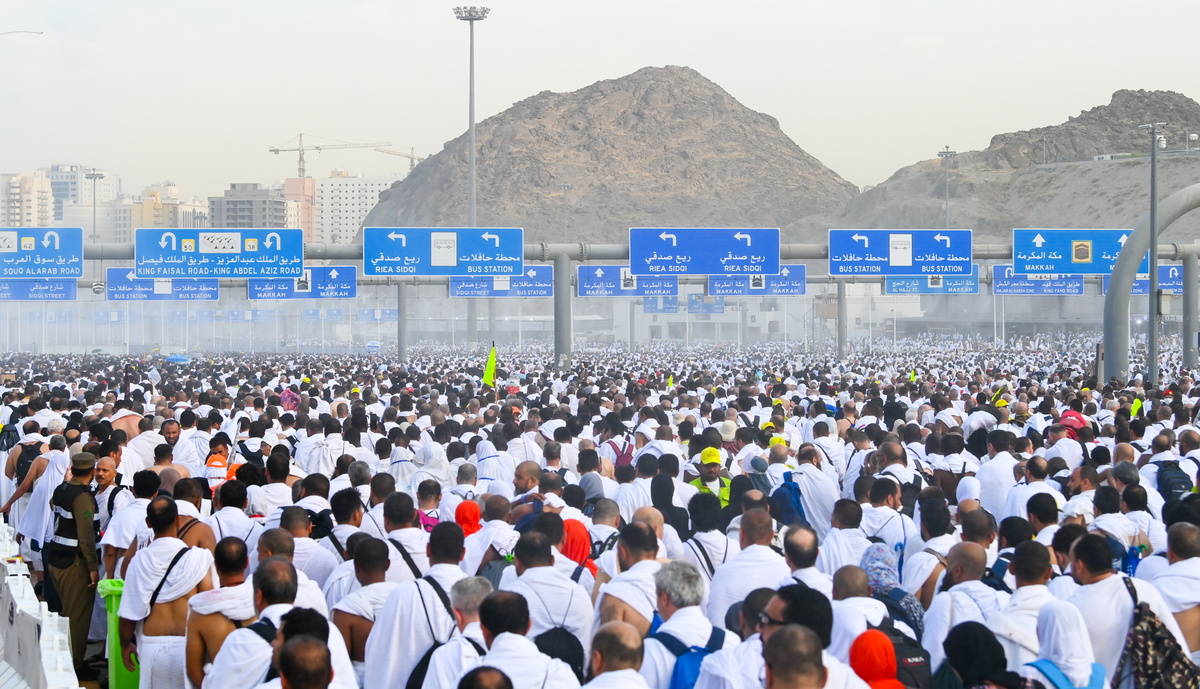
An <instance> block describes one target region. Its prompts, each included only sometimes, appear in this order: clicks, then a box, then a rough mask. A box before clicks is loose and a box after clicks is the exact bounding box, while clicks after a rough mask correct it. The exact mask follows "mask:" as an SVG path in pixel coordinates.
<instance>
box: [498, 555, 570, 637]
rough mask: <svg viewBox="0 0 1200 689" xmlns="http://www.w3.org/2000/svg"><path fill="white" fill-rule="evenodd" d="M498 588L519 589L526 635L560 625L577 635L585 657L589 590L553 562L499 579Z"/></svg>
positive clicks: (516, 591) (504, 589)
mask: <svg viewBox="0 0 1200 689" xmlns="http://www.w3.org/2000/svg"><path fill="white" fill-rule="evenodd" d="M509 569H515V568H511V567H510V568H509ZM500 589H501V590H502V591H512V592H513V593H519V594H521V595H522V596H524V597H525V600H526V602H528V604H529V622H530V627H529V631H528V632H527V633H526V636H528V637H529V638H531V639H536V638H537V636H538V635H539V634H541V633H542V632H547V631H550V630H551V629H553V628H555V627H562V628H564V629H566V630H567V631H568V632H570V633H571V634H572V636H574V637H575V638H577V639H579V641H580V643H581V644H583V657H584V658H587V657H588V654H589V652H590V651H589V649H590V648H591V645H592V621H593V620H592V599H591V597H590V596H589V595H588V594H589V591H586V590H584V589H582V588H580V586H579V584H576V583H575V582H573V581H571V579H570V577H568V576H567V575H565V574H563V573H562V572H561V571H559V570H558V569H556V568H555V567H553V566H549V567H530V568H528V569H526V570H525V572H524V573H523V574H521V576H519V577H517V578H516V579H515V580H514V581H512V582H509V583H502V584H501V586H500Z"/></svg>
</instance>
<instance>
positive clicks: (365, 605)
mask: <svg viewBox="0 0 1200 689" xmlns="http://www.w3.org/2000/svg"><path fill="white" fill-rule="evenodd" d="M397 586H399V584H397V583H394V582H391V581H381V582H379V583H377V584H370V585H367V586H363V587H362V588H360V589H358V590H357V591H355V592H354V593H351V594H348V595H346V596H345V597H344V598H342V599H341V600H340V601H338V603H337V605H335V606H333V610H334V612H336V611H338V610H341V611H342V612H344V613H347V614H349V615H358V616H359V617H361V618H363V619H367V620H370V621H371V622H374V621H375V617H376V615H378V614H379V609H380V608H382V607H383V604H384V602H386V601H387V599H388V596H390V595H392V591H394V590H396V587H397Z"/></svg>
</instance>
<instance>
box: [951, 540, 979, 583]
mask: <svg viewBox="0 0 1200 689" xmlns="http://www.w3.org/2000/svg"><path fill="white" fill-rule="evenodd" d="M985 569H987V551H986V550H984V549H983V546H981V545H979V544H978V543H971V542H969V541H965V542H963V543H959V544H957V545H955V546H954V547H953V548H951V549H950V552H949V553H948V554H947V555H946V572H947V576H952V577H953V578H952V582H953V583H952V584H951V585H953V584H961V583H962V582H964V581H979V580H980V579H982V578H983V571H984V570H985Z"/></svg>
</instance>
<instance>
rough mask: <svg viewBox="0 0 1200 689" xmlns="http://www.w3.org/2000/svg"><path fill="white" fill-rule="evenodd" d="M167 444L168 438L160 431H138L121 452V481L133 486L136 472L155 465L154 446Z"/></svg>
mask: <svg viewBox="0 0 1200 689" xmlns="http://www.w3.org/2000/svg"><path fill="white" fill-rule="evenodd" d="M166 444H167V439H166V438H164V437H162V436H161V435H160V434H159V432H158V431H145V432H143V433H138V434H137V437H136V438H134V439H133V440H130V441H129V442H128V443H126V444H125V451H124V452H122V453H121V483H123V484H124V485H126V486H132V485H133V475H134V474H136V473H137V472H139V471H142V470H143V469H149V468H150V467H152V466H154V448H156V447H158V446H159V445H166Z"/></svg>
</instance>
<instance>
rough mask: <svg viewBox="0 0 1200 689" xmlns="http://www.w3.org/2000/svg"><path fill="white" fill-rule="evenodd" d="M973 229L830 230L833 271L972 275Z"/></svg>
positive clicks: (831, 266) (842, 274) (832, 273)
mask: <svg viewBox="0 0 1200 689" xmlns="http://www.w3.org/2000/svg"><path fill="white" fill-rule="evenodd" d="M973 241H974V233H973V232H972V231H971V230H830V231H829V274H830V275H831V276H833V277H838V276H846V275H883V276H887V275H969V274H970V273H971V251H972V246H973Z"/></svg>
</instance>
